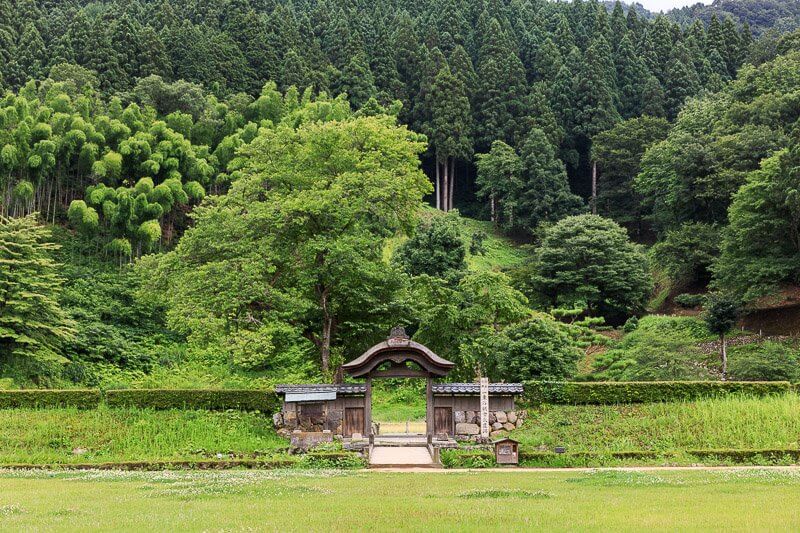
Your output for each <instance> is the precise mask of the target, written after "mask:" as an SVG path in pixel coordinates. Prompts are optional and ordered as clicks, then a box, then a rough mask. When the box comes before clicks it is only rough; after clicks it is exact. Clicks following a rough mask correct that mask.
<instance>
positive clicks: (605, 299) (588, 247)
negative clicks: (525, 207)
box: [534, 215, 652, 320]
mask: <svg viewBox="0 0 800 533" xmlns="http://www.w3.org/2000/svg"><path fill="white" fill-rule="evenodd" d="M537 261H538V262H537V267H536V273H535V275H534V283H535V285H536V286H537V287H538V289H539V291H541V293H542V294H543V295H544V296H545V297H546V298H547V299H548V301H549V302H550V304H551V305H553V306H567V307H574V306H579V307H583V308H585V309H587V310H588V312H589V313H590V314H592V315H597V316H604V317H607V318H609V319H615V320H619V319H621V318H624V317H626V316H630V315H632V314H635V313H638V312H641V311H642V310H643V309H644V305H645V303H646V302H647V298H648V297H649V295H650V289H651V286H652V282H651V280H650V273H649V272H648V269H647V257H646V256H645V254H644V252H643V251H642V250H641V249H640V248H639V247H638V246H637V245H635V244H633V243H631V242H630V240H629V239H628V235H627V234H626V232H625V230H624V229H622V228H621V227H620V226H619V225H617V223H615V222H614V221H612V220H609V219H607V218H602V217H599V216H597V215H579V216H571V217H567V218H565V219H563V220H561V221H559V222H558V223H556V224H555V225H554V226H552V227H551V228H548V229H547V230H546V231H545V233H544V237H543V239H542V244H541V246H540V247H539V249H538V250H537Z"/></svg>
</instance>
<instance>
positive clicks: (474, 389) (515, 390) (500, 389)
mask: <svg viewBox="0 0 800 533" xmlns="http://www.w3.org/2000/svg"><path fill="white" fill-rule="evenodd" d="M522 392H523V387H522V383H489V394H522ZM433 393H434V394H480V393H481V386H480V384H479V383H434V384H433Z"/></svg>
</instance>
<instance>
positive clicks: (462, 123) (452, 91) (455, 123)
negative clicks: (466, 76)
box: [427, 64, 472, 211]
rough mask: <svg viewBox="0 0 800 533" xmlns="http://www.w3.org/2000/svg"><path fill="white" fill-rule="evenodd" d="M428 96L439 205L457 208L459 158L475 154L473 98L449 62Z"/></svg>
mask: <svg viewBox="0 0 800 533" xmlns="http://www.w3.org/2000/svg"><path fill="white" fill-rule="evenodd" d="M428 96H429V98H430V104H429V108H430V111H431V120H430V122H429V123H428V124H429V126H428V128H427V129H428V131H427V134H428V138H429V140H430V144H431V146H432V148H433V151H434V157H435V164H436V207H437V208H438V209H441V210H443V211H449V210H451V209H452V208H453V195H454V190H455V184H456V176H455V169H456V160H457V159H461V160H465V159H467V158H469V157H470V156H471V155H472V138H471V130H472V125H471V123H470V116H471V115H470V108H469V99H468V98H467V95H466V87H465V86H464V82H463V81H462V80H461V79H460V78H458V77H456V76H454V75H453V74H452V73H451V72H450V67H448V66H447V64H445V65H444V66H443V67H442V68H441V70H440V71H439V73H438V74H437V75H436V79H435V80H434V82H433V86H432V87H431V91H430V93H429V95H428Z"/></svg>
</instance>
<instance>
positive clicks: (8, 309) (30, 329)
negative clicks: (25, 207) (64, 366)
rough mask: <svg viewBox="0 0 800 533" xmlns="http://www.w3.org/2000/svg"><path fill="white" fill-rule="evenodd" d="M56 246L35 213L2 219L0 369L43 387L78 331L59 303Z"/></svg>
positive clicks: (60, 287) (57, 368)
mask: <svg viewBox="0 0 800 533" xmlns="http://www.w3.org/2000/svg"><path fill="white" fill-rule="evenodd" d="M55 249H56V246H55V245H54V244H52V243H51V242H50V234H49V231H48V230H47V229H46V228H44V227H43V226H40V225H39V224H38V223H37V221H36V219H35V218H34V217H33V216H28V217H24V218H16V219H13V218H12V219H9V218H4V217H3V218H0V267H2V268H0V368H2V371H3V372H4V373H14V374H16V375H18V376H19V377H20V378H21V379H22V380H25V379H27V380H31V381H33V382H34V383H37V384H41V385H46V384H48V382H49V380H50V379H51V378H52V377H53V376H54V375H57V374H58V373H59V371H60V364H61V363H63V362H65V359H64V357H63V355H64V351H63V348H64V345H65V343H67V342H68V341H70V340H71V339H72V338H73V335H74V330H73V329H72V326H73V322H72V321H71V320H70V318H69V317H68V315H67V314H66V313H65V312H64V310H63V309H62V308H61V307H60V306H59V303H58V298H59V295H60V293H61V289H62V285H63V278H62V277H61V276H60V275H59V272H58V270H59V264H58V263H56V262H55V261H54V260H53V258H52V252H53V250H55Z"/></svg>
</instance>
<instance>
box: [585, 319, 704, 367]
mask: <svg viewBox="0 0 800 533" xmlns="http://www.w3.org/2000/svg"><path fill="white" fill-rule="evenodd" d="M711 340H714V335H713V334H712V333H710V332H709V331H708V329H706V327H705V325H704V324H703V322H702V321H701V320H699V319H697V318H693V317H666V316H657V315H652V316H646V317H642V318H641V319H639V321H638V326H637V327H636V329H635V330H633V331H631V332H630V333H627V334H626V335H625V336H624V337H623V338H622V340H621V341H620V342H618V343H616V344H613V345H611V346H610V347H609V349H608V350H607V351H605V352H604V353H602V354H600V355H598V356H597V357H596V358H595V361H594V368H593V372H592V374H591V377H592V379H596V380H599V381H603V380H613V381H637V380H642V381H665V380H697V379H712V378H713V377H715V374H714V373H713V372H712V371H711V370H710V368H711V367H715V365H714V364H713V363H711V361H710V357H709V356H707V355H705V354H704V353H703V352H702V350H701V349H700V347H699V346H698V344H699V343H701V342H708V341H711ZM712 357H713V356H712Z"/></svg>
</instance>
